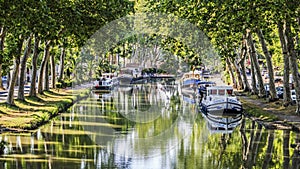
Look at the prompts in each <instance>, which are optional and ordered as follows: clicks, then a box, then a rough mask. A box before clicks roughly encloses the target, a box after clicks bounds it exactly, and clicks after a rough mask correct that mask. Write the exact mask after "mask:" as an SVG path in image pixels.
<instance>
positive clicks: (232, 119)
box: [202, 113, 243, 133]
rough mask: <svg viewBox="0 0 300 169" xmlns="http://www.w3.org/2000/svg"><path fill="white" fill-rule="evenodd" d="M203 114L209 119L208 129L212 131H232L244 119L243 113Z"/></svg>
mask: <svg viewBox="0 0 300 169" xmlns="http://www.w3.org/2000/svg"><path fill="white" fill-rule="evenodd" d="M202 114H203V117H204V118H205V119H206V121H207V126H208V129H209V130H210V131H211V132H212V133H218V132H220V133H231V132H232V131H233V130H234V129H235V128H236V127H237V126H238V125H239V124H240V123H241V121H242V117H243V116H242V114H236V115H229V116H224V115H221V116H218V115H217V116H216V115H213V114H210V113H207V114H204V113H202Z"/></svg>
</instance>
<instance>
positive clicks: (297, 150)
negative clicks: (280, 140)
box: [291, 133, 300, 169]
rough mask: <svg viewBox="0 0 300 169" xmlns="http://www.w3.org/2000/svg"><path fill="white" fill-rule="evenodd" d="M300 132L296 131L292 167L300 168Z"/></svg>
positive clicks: (294, 168)
mask: <svg viewBox="0 0 300 169" xmlns="http://www.w3.org/2000/svg"><path fill="white" fill-rule="evenodd" d="M299 145H300V133H296V139H295V144H294V145H293V147H294V152H293V155H292V166H291V168H292V169H296V168H299V165H300V160H299V159H300V147H299Z"/></svg>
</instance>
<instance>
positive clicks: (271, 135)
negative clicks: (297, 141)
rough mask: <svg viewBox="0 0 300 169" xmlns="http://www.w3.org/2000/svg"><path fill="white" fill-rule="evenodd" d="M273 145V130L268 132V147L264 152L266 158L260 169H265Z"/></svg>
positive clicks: (269, 159) (270, 156) (270, 157)
mask: <svg viewBox="0 0 300 169" xmlns="http://www.w3.org/2000/svg"><path fill="white" fill-rule="evenodd" d="M273 144H274V130H268V147H267V150H266V156H265V159H264V162H263V165H262V169H267V168H268V165H269V163H270V161H271V159H272V151H273Z"/></svg>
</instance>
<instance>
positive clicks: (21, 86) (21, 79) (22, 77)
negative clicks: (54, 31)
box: [18, 34, 33, 101]
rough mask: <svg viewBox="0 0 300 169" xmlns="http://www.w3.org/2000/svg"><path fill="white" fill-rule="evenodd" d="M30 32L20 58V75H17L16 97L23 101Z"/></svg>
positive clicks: (29, 51) (29, 48)
mask: <svg viewBox="0 0 300 169" xmlns="http://www.w3.org/2000/svg"><path fill="white" fill-rule="evenodd" d="M32 36H33V35H32V34H30V35H29V37H28V39H27V42H26V43H27V45H26V48H25V50H24V55H23V57H22V60H21V68H20V77H19V82H20V83H19V90H18V99H19V100H23V101H25V97H24V85H25V77H26V76H25V74H26V62H27V59H28V57H29V55H30V53H31V39H32Z"/></svg>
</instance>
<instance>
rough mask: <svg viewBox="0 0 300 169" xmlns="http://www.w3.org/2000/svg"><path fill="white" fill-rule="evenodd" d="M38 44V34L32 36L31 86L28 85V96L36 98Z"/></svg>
mask: <svg viewBox="0 0 300 169" xmlns="http://www.w3.org/2000/svg"><path fill="white" fill-rule="evenodd" d="M39 44H40V38H39V35H38V34H35V36H34V48H33V55H32V61H31V64H32V73H31V84H30V91H29V96H34V97H35V96H36V78H37V77H36V75H37V59H38V56H39Z"/></svg>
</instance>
